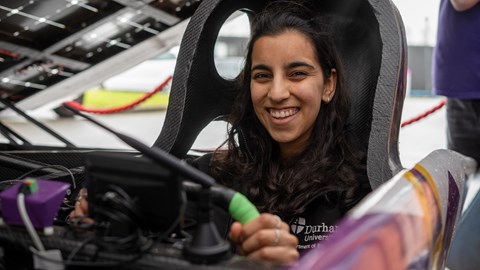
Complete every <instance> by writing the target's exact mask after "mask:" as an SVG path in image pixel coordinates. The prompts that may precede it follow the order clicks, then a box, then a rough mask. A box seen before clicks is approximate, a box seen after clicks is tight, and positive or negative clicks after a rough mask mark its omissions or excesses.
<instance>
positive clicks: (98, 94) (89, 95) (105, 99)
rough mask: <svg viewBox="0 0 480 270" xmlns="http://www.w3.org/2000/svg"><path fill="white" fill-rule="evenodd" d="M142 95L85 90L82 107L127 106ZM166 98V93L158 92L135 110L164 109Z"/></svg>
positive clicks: (142, 93)
mask: <svg viewBox="0 0 480 270" xmlns="http://www.w3.org/2000/svg"><path fill="white" fill-rule="evenodd" d="M144 95H145V93H144V92H128V91H111V90H106V89H95V90H87V91H86V92H85V93H84V94H83V101H82V105H83V106H85V107H88V108H94V109H105V108H110V107H115V106H122V105H126V104H129V103H131V102H133V101H135V100H137V99H139V98H141V97H142V96H144ZM168 98H169V95H168V93H162V92H159V93H156V94H154V95H153V96H151V97H150V98H149V99H147V100H145V101H144V102H142V103H140V104H139V105H138V106H137V107H136V108H139V109H166V108H167V106H168Z"/></svg>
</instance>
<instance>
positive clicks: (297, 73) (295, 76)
mask: <svg viewBox="0 0 480 270" xmlns="http://www.w3.org/2000/svg"><path fill="white" fill-rule="evenodd" d="M304 76H307V73H306V72H303V71H295V72H292V73H291V74H290V77H294V78H298V77H304Z"/></svg>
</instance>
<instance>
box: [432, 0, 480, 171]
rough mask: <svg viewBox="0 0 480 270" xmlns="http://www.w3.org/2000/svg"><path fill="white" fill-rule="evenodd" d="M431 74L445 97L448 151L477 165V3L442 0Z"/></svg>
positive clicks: (479, 41) (479, 93) (479, 120)
mask: <svg viewBox="0 0 480 270" xmlns="http://www.w3.org/2000/svg"><path fill="white" fill-rule="evenodd" d="M432 70H433V74H432V75H433V91H434V93H435V94H437V95H442V96H446V97H447V148H449V149H452V150H454V151H457V152H459V153H461V154H464V155H466V156H470V157H473V158H474V159H475V160H476V161H477V164H480V4H479V0H441V2H440V13H439V20H438V33H437V44H436V46H435V48H434V56H433V68H432Z"/></svg>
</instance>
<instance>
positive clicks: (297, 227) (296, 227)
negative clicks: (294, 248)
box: [290, 217, 306, 234]
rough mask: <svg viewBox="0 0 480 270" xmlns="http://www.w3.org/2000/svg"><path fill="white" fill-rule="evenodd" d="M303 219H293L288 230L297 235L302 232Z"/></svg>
mask: <svg viewBox="0 0 480 270" xmlns="http://www.w3.org/2000/svg"><path fill="white" fill-rule="evenodd" d="M305 224H306V223H305V219H304V218H302V217H298V218H296V219H295V221H294V222H293V223H292V224H291V225H290V229H291V230H292V232H293V233H295V234H299V233H301V232H302V231H303V229H304V228H305Z"/></svg>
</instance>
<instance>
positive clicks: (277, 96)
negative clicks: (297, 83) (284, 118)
mask: <svg viewBox="0 0 480 270" xmlns="http://www.w3.org/2000/svg"><path fill="white" fill-rule="evenodd" d="M289 96H290V91H289V89H288V83H286V82H285V81H284V80H282V79H277V78H275V79H274V80H273V81H272V85H271V87H270V90H269V91H268V97H269V98H270V99H272V100H273V101H276V102H279V101H282V100H284V99H287V98H288V97H289Z"/></svg>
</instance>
